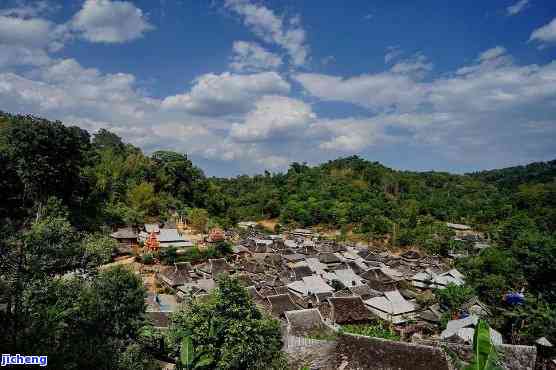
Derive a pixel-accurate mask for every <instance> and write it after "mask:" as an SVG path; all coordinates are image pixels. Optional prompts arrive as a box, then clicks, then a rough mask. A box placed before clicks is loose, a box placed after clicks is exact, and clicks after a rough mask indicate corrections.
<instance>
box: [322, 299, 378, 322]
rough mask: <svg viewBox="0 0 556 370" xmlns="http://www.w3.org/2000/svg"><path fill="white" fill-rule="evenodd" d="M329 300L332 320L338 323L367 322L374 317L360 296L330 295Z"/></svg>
mask: <svg viewBox="0 0 556 370" xmlns="http://www.w3.org/2000/svg"><path fill="white" fill-rule="evenodd" d="M328 302H330V305H331V307H332V311H331V313H332V315H331V318H332V321H334V322H335V323H337V324H350V323H356V322H365V321H369V320H371V319H372V317H373V315H372V313H371V312H370V311H369V310H368V309H367V307H366V306H365V303H363V300H362V299H361V297H359V296H353V297H330V298H328Z"/></svg>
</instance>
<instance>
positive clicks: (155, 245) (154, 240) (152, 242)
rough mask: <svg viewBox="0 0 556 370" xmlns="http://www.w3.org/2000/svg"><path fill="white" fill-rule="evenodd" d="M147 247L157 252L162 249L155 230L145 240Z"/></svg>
mask: <svg viewBox="0 0 556 370" xmlns="http://www.w3.org/2000/svg"><path fill="white" fill-rule="evenodd" d="M145 248H147V249H148V250H149V251H153V252H157V251H158V250H159V249H160V242H159V241H158V237H157V235H156V234H155V233H154V232H151V233H150V234H149V237H148V238H147V241H146V242H145Z"/></svg>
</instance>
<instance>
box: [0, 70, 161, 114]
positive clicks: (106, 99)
mask: <svg viewBox="0 0 556 370" xmlns="http://www.w3.org/2000/svg"><path fill="white" fill-rule="evenodd" d="M134 83H135V78H134V76H133V75H130V74H125V73H116V74H102V73H100V72H99V71H98V70H96V69H92V68H91V69H86V68H83V67H82V66H81V65H80V64H79V63H77V62H76V61H75V60H73V59H63V60H58V61H54V62H52V63H49V64H48V65H45V66H42V67H39V68H37V69H35V70H33V71H31V72H29V74H28V75H27V76H21V75H18V74H15V73H0V102H3V103H5V107H6V108H5V109H9V110H11V111H18V112H34V113H36V114H41V115H45V116H47V117H53V116H54V117H61V116H66V115H75V116H77V115H83V116H85V117H89V118H90V119H92V120H99V121H105V120H113V121H117V120H118V119H122V120H132V119H140V118H142V117H143V116H144V115H145V110H146V109H149V107H152V105H153V104H152V101H151V100H150V99H147V98H144V97H142V96H140V95H139V94H137V92H136V91H135V89H134ZM6 102H7V103H6Z"/></svg>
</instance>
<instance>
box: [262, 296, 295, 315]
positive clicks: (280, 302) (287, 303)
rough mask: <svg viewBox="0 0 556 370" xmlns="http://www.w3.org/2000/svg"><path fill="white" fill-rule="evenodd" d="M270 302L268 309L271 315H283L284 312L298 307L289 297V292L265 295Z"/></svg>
mask: <svg viewBox="0 0 556 370" xmlns="http://www.w3.org/2000/svg"><path fill="white" fill-rule="evenodd" d="M266 299H268V301H269V302H270V310H271V312H272V314H273V315H276V316H278V317H282V316H284V312H286V311H293V310H296V309H298V306H296V305H295V304H294V303H293V301H292V300H291V298H290V295H289V294H278V295H270V296H268V297H266Z"/></svg>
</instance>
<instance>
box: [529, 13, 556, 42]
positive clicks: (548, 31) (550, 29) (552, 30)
mask: <svg viewBox="0 0 556 370" xmlns="http://www.w3.org/2000/svg"><path fill="white" fill-rule="evenodd" d="M529 41H538V42H541V43H544V44H551V43H556V18H554V19H553V20H552V21H550V23H548V24H546V25H544V26H542V27H540V28H537V29H536V30H534V31H533V33H532V34H531V37H530V38H529Z"/></svg>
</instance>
